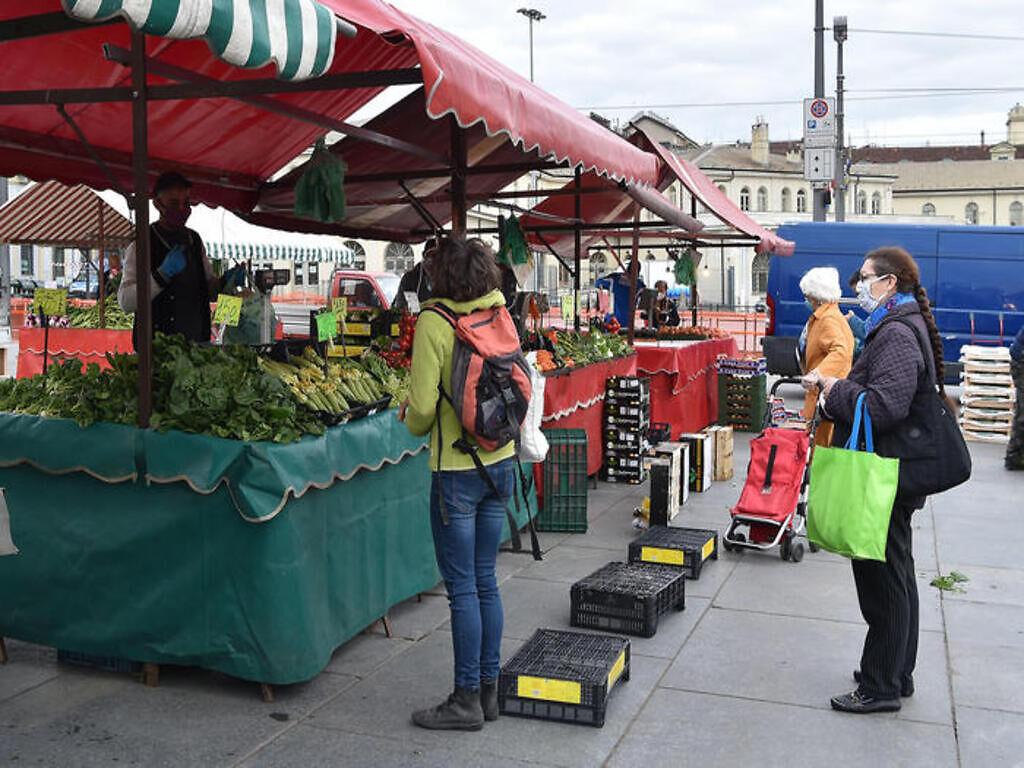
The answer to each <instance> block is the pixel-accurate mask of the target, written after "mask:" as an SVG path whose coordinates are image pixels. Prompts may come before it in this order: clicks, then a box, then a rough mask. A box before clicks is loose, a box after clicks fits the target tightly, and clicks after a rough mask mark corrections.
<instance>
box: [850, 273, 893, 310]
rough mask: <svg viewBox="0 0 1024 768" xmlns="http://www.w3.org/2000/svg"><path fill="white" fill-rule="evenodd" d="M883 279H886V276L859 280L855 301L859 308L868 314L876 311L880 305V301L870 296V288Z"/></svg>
mask: <svg viewBox="0 0 1024 768" xmlns="http://www.w3.org/2000/svg"><path fill="white" fill-rule="evenodd" d="M884 277H888V275H878V277H873V278H871V279H870V280H861V281H860V282H858V283H857V300H858V301H859V302H860V308H861V309H863V310H864V311H865V312H867V313H868V314H870V313H872V312H874V311H875V310H876V309H878V305H879V304H881V303H882V300H881V299H876V298H875V297H874V296H872V295H871V286H872V285H874V284H875V283H877V282H878V281H879V280H881V279H882V278H884Z"/></svg>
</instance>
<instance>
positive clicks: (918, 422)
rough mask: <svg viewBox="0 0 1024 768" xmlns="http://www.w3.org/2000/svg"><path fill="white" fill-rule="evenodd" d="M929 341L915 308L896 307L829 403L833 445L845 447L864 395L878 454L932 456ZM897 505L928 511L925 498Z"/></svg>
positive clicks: (932, 365)
mask: <svg viewBox="0 0 1024 768" xmlns="http://www.w3.org/2000/svg"><path fill="white" fill-rule="evenodd" d="M908 323H909V326H910V327H908ZM915 332H916V334H917V337H915ZM918 337H919V338H918ZM919 339H920V340H919ZM928 339H929V335H928V327H927V326H926V325H925V322H924V318H923V317H922V316H921V309H920V307H919V306H918V305H917V304H916V303H907V304H901V305H899V306H897V307H894V308H893V309H892V310H891V311H890V312H889V314H888V315H886V317H885V319H884V320H882V322H881V323H879V324H878V327H877V328H875V329H873V330H872V332H871V333H870V334H868V336H867V339H866V340H865V343H864V350H863V352H861V355H860V357H859V358H857V362H856V363H855V364H854V366H853V370H851V371H850V375H849V376H848V377H847V378H846V379H842V380H840V381H838V382H836V384H835V386H833V388H832V391H831V392H830V393H829V397H828V400H827V401H826V403H825V412H826V414H827V415H828V416H829V417H830V418H831V419H832V420H833V421H834V422H835V435H834V437H833V439H832V444H833V445H835V446H842V445H844V444H845V443H846V441H847V439H849V436H850V432H851V429H852V427H853V417H854V411H855V409H856V406H857V398H858V397H859V396H860V394H861V393H862V392H866V393H867V397H866V402H867V408H868V413H869V414H870V415H871V421H872V427H873V431H874V438H875V453H877V454H878V455H879V456H885V457H887V458H896V459H916V458H922V457H925V456H931V455H934V452H935V449H934V447H933V446H934V440H935V438H934V435H932V434H931V432H932V428H931V426H930V424H931V423H932V421H931V419H929V418H928V416H927V414H928V409H929V407H930V405H931V404H932V403H933V401H934V394H932V392H931V391H930V390H931V389H932V383H931V382H932V381H934V368H935V362H934V360H933V358H932V356H931V355H928V356H927V358H926V357H925V356H924V354H923V353H922V342H923V346H924V349H925V350H931V343H930V341H929V340H928ZM853 491H854V489H851V492H853ZM899 501H900V503H902V504H905V505H907V506H910V507H911V508H913V509H920V508H921V507H922V506H924V498H923V497H914V498H900V499H899Z"/></svg>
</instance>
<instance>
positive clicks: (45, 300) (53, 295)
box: [32, 288, 68, 317]
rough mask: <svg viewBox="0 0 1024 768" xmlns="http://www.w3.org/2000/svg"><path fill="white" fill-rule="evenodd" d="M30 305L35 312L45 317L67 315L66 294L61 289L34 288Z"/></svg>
mask: <svg viewBox="0 0 1024 768" xmlns="http://www.w3.org/2000/svg"><path fill="white" fill-rule="evenodd" d="M32 303H33V304H34V305H35V308H36V312H42V313H43V314H44V315H46V316H47V317H60V316H61V315H66V314H67V313H68V292H67V291H66V290H64V289H63V288H36V291H35V293H34V294H33V296H32Z"/></svg>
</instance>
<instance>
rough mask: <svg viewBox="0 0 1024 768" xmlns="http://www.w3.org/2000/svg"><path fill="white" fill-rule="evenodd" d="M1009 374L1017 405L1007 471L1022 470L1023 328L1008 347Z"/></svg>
mask: <svg viewBox="0 0 1024 768" xmlns="http://www.w3.org/2000/svg"><path fill="white" fill-rule="evenodd" d="M1010 373H1011V374H1012V375H1013V385H1014V386H1015V387H1016V388H1017V404H1016V406H1015V407H1014V412H1013V432H1012V433H1011V434H1010V443H1009V445H1007V446H1006V461H1005V465H1006V468H1007V469H1022V470H1024V326H1021V329H1020V330H1019V331H1017V338H1016V339H1014V341H1013V344H1012V345H1011V346H1010Z"/></svg>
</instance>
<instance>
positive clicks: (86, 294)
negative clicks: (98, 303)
mask: <svg viewBox="0 0 1024 768" xmlns="http://www.w3.org/2000/svg"><path fill="white" fill-rule="evenodd" d="M99 293H100V286H99V282H97V280H96V276H95V275H93V276H92V278H91V279H90V280H89V282H88V283H86V280H85V278H84V277H82V278H77V279H75V280H73V281H72V282H71V285H69V286H68V298H70V299H95V298H98V297H99Z"/></svg>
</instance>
